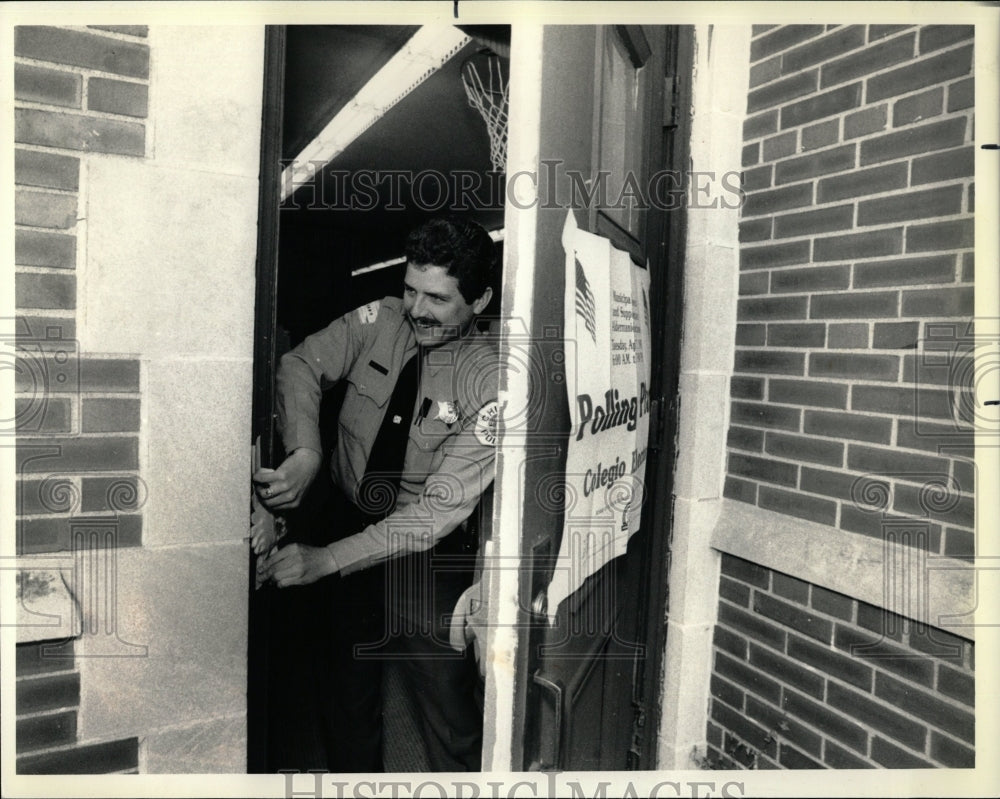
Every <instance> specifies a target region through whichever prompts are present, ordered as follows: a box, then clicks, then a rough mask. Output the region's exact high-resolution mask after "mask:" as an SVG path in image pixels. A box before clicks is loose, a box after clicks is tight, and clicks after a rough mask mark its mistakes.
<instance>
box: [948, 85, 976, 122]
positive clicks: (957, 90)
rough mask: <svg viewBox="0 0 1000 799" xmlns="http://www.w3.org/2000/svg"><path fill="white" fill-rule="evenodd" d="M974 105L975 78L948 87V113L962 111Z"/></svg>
mask: <svg viewBox="0 0 1000 799" xmlns="http://www.w3.org/2000/svg"><path fill="white" fill-rule="evenodd" d="M975 104H976V84H975V78H965V79H964V80H959V81H955V82H954V83H953V84H951V85H950V86H949V87H948V112H949V113H950V112H952V111H964V110H965V109H966V108H972V107H973V106H974V105H975Z"/></svg>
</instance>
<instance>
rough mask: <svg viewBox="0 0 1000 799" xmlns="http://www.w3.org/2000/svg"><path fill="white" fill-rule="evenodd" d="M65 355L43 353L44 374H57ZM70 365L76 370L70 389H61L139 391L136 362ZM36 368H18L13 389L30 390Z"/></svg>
mask: <svg viewBox="0 0 1000 799" xmlns="http://www.w3.org/2000/svg"><path fill="white" fill-rule="evenodd" d="M21 357H24V358H32V359H37V358H38V355H37V354H34V353H32V354H25V355H24V356H21ZM64 360H65V358H64V356H60V355H58V354H56V353H46V355H45V360H44V365H45V369H46V371H47V373H49V374H56V373H58V372H59V368H58V365H59V363H60V362H62V361H64ZM72 366H73V367H74V368H78V370H79V374H78V376H76V377H75V380H74V383H73V385H72V386H66V387H65V389H64V390H70V391H74V392H77V391H83V392H94V391H99V392H105V391H115V392H125V391H132V392H136V391H138V390H139V362H138V361H136V360H128V359H120V358H80V359H78V360H77V361H75V362H74V363H73V364H72ZM37 368H39V367H30V368H28V367H26V368H22V369H19V370H18V372H17V375H16V376H15V390H16V391H29V390H31V389H32V383H31V375H32V374H33V370H37Z"/></svg>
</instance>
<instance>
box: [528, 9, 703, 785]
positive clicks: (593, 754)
mask: <svg viewBox="0 0 1000 799" xmlns="http://www.w3.org/2000/svg"><path fill="white" fill-rule="evenodd" d="M515 35H516V34H515ZM690 40H691V36H690V31H688V30H685V29H682V28H671V27H646V26H602V27H584V26H573V27H570V26H566V27H555V26H553V27H547V28H546V29H545V31H544V34H543V47H542V56H541V57H542V100H541V114H540V133H539V135H540V142H541V144H540V164H539V196H540V197H542V198H551V197H555V198H560V199H561V200H567V197H566V189H567V187H570V186H572V185H573V183H574V181H576V182H577V183H578V185H579V187H580V188H581V189H582V190H584V191H582V192H577V194H576V195H575V196H574V195H573V194H572V192H571V193H570V194H569V197H568V201H563V202H558V203H550V204H548V207H546V203H542V205H541V207H539V209H538V212H537V239H536V248H535V273H534V277H533V279H534V281H535V291H534V298H535V299H534V301H533V307H532V324H531V327H532V333H533V335H534V336H535V338H536V341H537V343H536V344H535V356H536V357H535V361H536V363H538V364H542V365H543V368H542V370H540V373H541V374H540V377H539V383H538V384H537V385H534V386H533V387H532V394H533V396H536V397H537V396H542V395H545V396H546V398H547V401H546V402H545V403H544V406H543V407H542V408H541V413H542V414H543V416H544V418H543V420H542V422H541V424H540V425H539V429H540V430H541V431H542V432H541V433H540V434H539V435H538V436H537V437H536V438H537V440H536V441H535V442H534V444H532V443H531V442H529V458H528V462H527V468H526V473H525V484H526V485H527V486H535V487H541V486H546V485H551V484H552V478H553V475H559V474H564V473H565V469H566V457H567V456H566V443H567V435H566V434H567V432H568V431H569V420H570V417H569V406H568V399H567V398H566V396H565V389H564V390H563V394H562V396H561V397H557V399H556V401H548V398H550V397H553V396H556V395H557V394H558V390H557V389H556V388H555V387H556V386H558V385H560V384H562V383H564V382H565V381H564V380H562V379H561V376H560V375H559V374H558V373H557V372H558V369H559V368H560V367H559V366H558V363H560V362H561V360H562V359H560V358H551V357H549V354H548V353H547V352H546V348H547V347H551V341H547V340H546V339H551V334H550V333H549V332H547V331H551V330H553V329H566V325H568V323H569V322H570V321H571V320H564V319H563V309H562V303H561V302H558V301H557V302H555V303H553V302H552V297H559V298H561V297H562V296H563V290H564V277H563V269H562V263H563V258H564V256H563V251H562V244H561V237H560V234H561V230H562V226H563V224H564V222H565V219H566V208H567V206H569V207H573V208H574V213H575V217H576V221H577V224H578V225H579V226H580V227H582V228H586V229H587V230H589V231H590V232H592V233H596V234H598V235H601V236H604V237H607V238H609V239H610V240H611V241H612V243H613V244H614V245H615V246H616V247H618V248H619V249H622V250H625V251H627V252H628V253H629V254H630V255H631V257H632V260H633V262H634V263H636V264H638V265H640V266H642V267H648V269H649V270H650V278H651V303H650V304H651V312H652V313H651V317H652V320H651V327H652V341H653V369H652V375H651V386H652V391H653V394H652V396H653V398H654V401H653V408H652V410H651V414H652V418H651V424H650V440H649V442H648V443H649V447H650V453H651V454H650V458H649V460H648V461H647V465H646V475H645V484H646V489H645V504H644V508H643V515H642V522H641V525H640V530H639V531H638V532H637V533H635V534H634V535H633V536H632V538H631V539H630V541H629V544H628V550H627V552H626V554H624V555H622V556H620V557H618V558H615V559H613V560H612V561H610V562H609V563H607V564H606V565H605V566H604V567H603V568H601V569H600V570H599V571H598V572H596V573H595V574H594V575H592V576H591V577H589V578H588V579H587V580H586V582H585V583H584V584H583V585H582V587H580V588H579V589H578V590H576V591H575V592H574V593H573V594H572V595H571V596H570V597H568V598H567V599H566V600H564V601H563V602H562V603H560V605H559V607H558V611H557V613H556V614H555V620H554V623H551V622H550V621H549V620H548V619H547V618H546V608H545V589H546V587H547V585H548V583H549V580H550V579H551V576H552V569H553V566H554V563H555V557H556V554H557V553H558V551H559V544H560V539H561V536H562V531H563V522H564V513H563V508H562V506H561V504H560V503H559V502H553V501H552V499H553V497H552V496H551V495H550V496H546V492H545V491H539V490H534V491H531V490H529V491H525V496H524V499H523V503H524V509H523V518H524V526H523V529H522V533H521V534H522V552H523V553H525V556H524V559H523V561H522V568H523V569H524V573H523V574H522V579H521V586H522V589H521V590H522V596H521V602H522V607H523V608H526V609H527V608H530V609H531V610H530V611H529V612H528V613H527V617H528V625H527V630H526V631H524V632H523V633H522V635H521V639H520V644H519V648H518V674H519V675H521V688H520V691H519V696H522V697H523V707H522V706H520V705H519V706H518V707H517V708H516V711H515V736H516V737H517V735H518V733H523V735H521V737H520V740H521V742H522V743H523V748H522V749H521V752H520V754H521V756H522V761H523V762H522V767H523V768H525V769H546V770H549V769H557V770H609V769H614V770H621V769H626V768H631V769H636V768H644V769H648V768H652V767H653V764H654V760H653V758H654V756H655V753H654V751H653V750H654V747H655V730H656V727H657V725H658V721H659V719H658V712H657V711H658V692H659V685H660V676H659V670H660V663H661V659H662V651H663V647H664V644H665V630H666V622H665V619H666V613H665V611H666V602H667V591H666V577H667V573H668V568H669V561H668V557H669V555H668V553H669V546H668V539H669V524H670V497H671V487H670V474H671V471H672V466H673V459H674V450H673V444H672V442H673V439H674V434H673V420H674V413H673V411H674V409H675V402H674V397H675V396H676V390H677V371H678V356H679V332H680V326H679V322H680V309H681V304H680V266H681V260H680V259H681V255H682V252H683V250H682V243H683V211H682V210H681V209H679V208H678V209H675V210H672V211H671V210H668V206H669V205H670V202H669V199H670V197H671V196H674V197H676V192H675V194H674V195H671V194H670V192H669V189H671V188H673V189H676V188H677V187H678V186H680V185H682V181H680V179H679V178H677V177H676V176H669V175H668V176H667V177H666V178H662V177H661V178H660V179H659V180H657V179H656V175H657V173H660V172H662V171H663V170H670V169H674V168H675V167H676V166H678V165H680V164H683V163H685V161H686V153H685V148H686V143H687V140H686V125H685V124H684V122H685V121H686V116H687V115H686V112H684V113H677V112H676V111H677V108H682V109H683V108H686V104H685V103H684V101H683V92H680V93H678V91H677V89H678V87H680V88H681V89H683V87H684V85H685V82H686V79H687V78H689V75H690ZM512 124H517V121H516V120H512ZM575 176H576V177H575ZM588 176H589V180H586V178H587V177H588ZM650 187H656V188H658V191H659V196H657V197H650V196H648V194H647V196H645V197H644V196H643V192H644V191H646V192H648V190H649V188H650ZM588 192H589V193H590V194H591V196H590V197H589V198H587V197H586V196H585V195H586V194H587V193H588ZM622 197H624V198H625V199H624V201H619V200H620V199H621V198H622ZM604 198H607V199H604ZM680 204H682V203H679V204H678V205H680ZM531 453H534V454H531ZM517 711H522V712H523V715H520V714H519V713H518V712H517ZM519 716H520V717H519ZM517 755H518V751H517V745H516V744H515V759H516V758H517Z"/></svg>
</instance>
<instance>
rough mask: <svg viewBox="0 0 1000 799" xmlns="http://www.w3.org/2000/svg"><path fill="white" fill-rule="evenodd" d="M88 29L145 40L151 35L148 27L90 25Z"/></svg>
mask: <svg viewBox="0 0 1000 799" xmlns="http://www.w3.org/2000/svg"><path fill="white" fill-rule="evenodd" d="M87 27H88V28H96V29H97V30H102V31H110V32H111V33H123V34H125V35H127V36H139V37H142V38H143V39H145V38H146V37H147V36H148V35H149V28H148V27H147V26H146V25H88V26H87Z"/></svg>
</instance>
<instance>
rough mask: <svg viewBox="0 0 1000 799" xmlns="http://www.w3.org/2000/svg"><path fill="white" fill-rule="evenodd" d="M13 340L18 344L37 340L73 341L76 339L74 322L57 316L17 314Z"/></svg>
mask: <svg viewBox="0 0 1000 799" xmlns="http://www.w3.org/2000/svg"><path fill="white" fill-rule="evenodd" d="M16 319H17V330H16V332H15V339H16V340H17V341H19V342H22V341H26V340H31V341H35V340H38V339H46V340H49V341H64V342H65V341H73V340H74V339H75V338H76V320H75V319H66V318H60V317H57V316H48V315H46V316H42V315H35V314H18V315H17V317H16Z"/></svg>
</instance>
